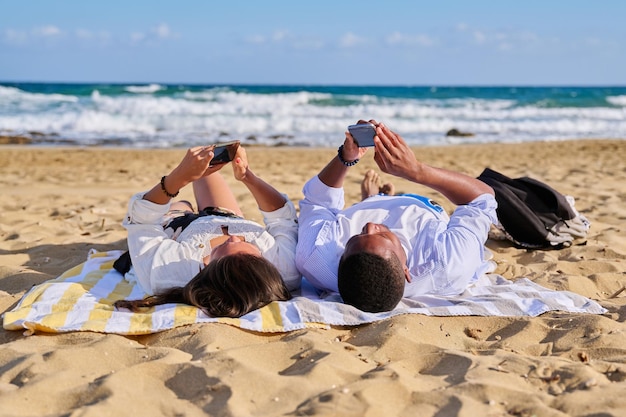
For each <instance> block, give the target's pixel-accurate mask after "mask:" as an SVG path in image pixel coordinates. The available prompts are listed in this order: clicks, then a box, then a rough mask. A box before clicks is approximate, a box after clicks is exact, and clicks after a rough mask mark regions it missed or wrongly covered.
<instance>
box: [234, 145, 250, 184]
mask: <svg viewBox="0 0 626 417" xmlns="http://www.w3.org/2000/svg"><path fill="white" fill-rule="evenodd" d="M232 164H233V175H234V176H235V179H236V180H238V181H243V180H245V179H246V176H247V175H248V171H249V165H248V154H246V150H245V149H244V148H243V146H239V148H237V153H236V154H235V157H234V158H233V162H232Z"/></svg>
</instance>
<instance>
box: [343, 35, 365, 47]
mask: <svg viewBox="0 0 626 417" xmlns="http://www.w3.org/2000/svg"><path fill="white" fill-rule="evenodd" d="M363 43H365V38H362V37H360V36H357V35H355V34H354V33H352V32H348V33H346V34H345V35H343V36H342V37H341V39H340V40H339V46H341V47H342V48H352V47H354V46H358V45H360V44H363Z"/></svg>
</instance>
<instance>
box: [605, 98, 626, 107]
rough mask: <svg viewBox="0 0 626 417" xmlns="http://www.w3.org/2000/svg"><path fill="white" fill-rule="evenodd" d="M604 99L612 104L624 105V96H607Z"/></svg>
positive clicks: (625, 105) (625, 99)
mask: <svg viewBox="0 0 626 417" xmlns="http://www.w3.org/2000/svg"><path fill="white" fill-rule="evenodd" d="M606 101H608V102H609V103H611V104H613V105H614V106H624V107H626V96H612V97H611V96H609V97H607V98H606Z"/></svg>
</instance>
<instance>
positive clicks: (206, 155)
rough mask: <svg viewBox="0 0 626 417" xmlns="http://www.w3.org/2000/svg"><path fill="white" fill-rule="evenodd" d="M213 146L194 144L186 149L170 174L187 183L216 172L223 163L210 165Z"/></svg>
mask: <svg viewBox="0 0 626 417" xmlns="http://www.w3.org/2000/svg"><path fill="white" fill-rule="evenodd" d="M214 147H215V146H214V145H211V146H196V147H194V148H190V149H188V150H187V153H186V154H185V157H184V158H183V160H182V161H180V163H179V164H178V166H177V167H176V168H174V170H173V171H172V174H170V175H172V176H176V177H177V178H180V179H181V180H184V181H185V182H186V183H187V184H189V183H191V182H193V181H195V180H197V179H200V178H202V177H205V176H207V175H209V174H212V173H213V172H217V171H219V170H220V169H222V167H223V166H224V164H219V165H213V166H211V159H213V148H214Z"/></svg>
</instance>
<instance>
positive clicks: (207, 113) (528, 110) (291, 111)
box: [0, 83, 626, 148]
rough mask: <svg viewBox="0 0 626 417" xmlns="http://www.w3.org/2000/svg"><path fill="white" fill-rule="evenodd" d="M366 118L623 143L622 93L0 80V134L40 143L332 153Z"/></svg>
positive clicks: (487, 133) (440, 137)
mask: <svg viewBox="0 0 626 417" xmlns="http://www.w3.org/2000/svg"><path fill="white" fill-rule="evenodd" d="M370 118H374V119H376V120H378V121H382V122H385V123H386V124H387V125H388V126H390V127H391V128H392V129H393V130H395V131H396V132H398V133H399V134H400V135H401V136H402V137H403V138H404V139H405V140H406V141H407V142H408V143H409V144H411V145H418V146H428V145H446V144H458V143H492V142H501V143H512V142H527V141H537V140H565V139H581V138H616V139H624V138H626V87H439V86H438V87H429V86H421V87H409V86H406V87H403V86H316V85H294V86H290V85H284V86H280V85H184V84H172V85H170V84H52V83H0V136H19V137H24V138H28V140H29V141H30V142H31V143H32V144H35V145H43V146H59V145H63V146H93V145H98V146H116V147H133V148H171V147H174V148H183V147H189V146H195V145H204V144H212V143H216V142H225V141H229V140H235V139H238V140H241V141H242V142H243V143H244V144H259V145H270V146H272V145H285V146H312V147H321V146H337V145H338V144H340V143H341V142H342V141H343V138H344V132H345V130H346V127H347V126H348V125H349V124H353V123H355V122H356V121H357V120H358V119H370ZM451 129H457V130H458V131H461V132H464V133H468V134H471V135H470V136H449V135H447V132H449V131H450V130H451Z"/></svg>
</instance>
